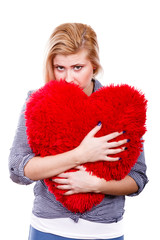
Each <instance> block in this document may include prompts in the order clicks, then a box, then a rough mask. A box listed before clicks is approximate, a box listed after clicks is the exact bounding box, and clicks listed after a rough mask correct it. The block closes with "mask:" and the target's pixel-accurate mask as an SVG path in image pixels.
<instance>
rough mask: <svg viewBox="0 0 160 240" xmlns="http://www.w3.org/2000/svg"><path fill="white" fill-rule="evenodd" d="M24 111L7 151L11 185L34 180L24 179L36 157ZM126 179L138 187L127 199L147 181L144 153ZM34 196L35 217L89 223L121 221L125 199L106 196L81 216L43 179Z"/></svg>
mask: <svg viewBox="0 0 160 240" xmlns="http://www.w3.org/2000/svg"><path fill="white" fill-rule="evenodd" d="M94 83H95V84H94V91H97V90H98V89H99V88H100V87H102V85H101V83H100V82H99V81H97V80H94ZM30 94H31V92H29V94H28V97H29V95H30ZM24 111H25V104H24V106H23V109H22V112H21V114H20V118H19V123H18V127H17V130H16V134H15V137H14V141H13V145H12V148H11V150H10V156H9V170H10V177H11V179H12V180H13V181H14V182H16V183H19V184H24V185H27V184H31V183H33V182H34V181H32V180H30V179H29V178H27V177H25V176H24V167H25V165H26V164H27V162H28V161H29V160H30V159H31V158H33V157H34V156H35V155H34V153H33V152H32V150H31V148H30V146H29V145H28V142H27V136H26V126H25V118H24ZM129 176H130V177H132V178H133V179H134V180H135V181H136V183H137V185H138V187H139V190H138V192H137V193H134V194H131V195H130V196H135V195H138V194H139V193H140V192H141V191H142V190H143V188H144V186H145V185H146V183H147V182H148V179H147V176H146V164H145V158H144V151H143V152H142V153H141V155H140V156H139V158H138V160H137V163H136V164H135V165H134V167H133V168H132V169H131V171H130V173H129ZM34 195H35V200H34V204H33V210H32V211H33V214H34V215H36V216H37V217H41V218H66V217H69V218H71V219H73V220H74V221H75V222H78V219H79V218H82V219H85V220H88V221H94V222H101V223H111V222H117V221H119V220H121V219H122V217H123V214H124V203H125V196H110V195H106V196H105V198H104V199H103V201H102V202H101V203H100V204H99V205H97V206H95V207H93V208H92V209H91V210H90V211H88V212H85V213H83V214H80V213H76V214H75V213H72V212H70V211H69V210H68V209H67V208H64V207H63V206H62V204H61V203H60V202H58V201H57V200H56V199H55V197H54V195H53V194H51V193H50V192H49V191H48V188H47V187H46V185H45V184H44V181H43V180H40V181H36V182H35V186H34Z"/></svg>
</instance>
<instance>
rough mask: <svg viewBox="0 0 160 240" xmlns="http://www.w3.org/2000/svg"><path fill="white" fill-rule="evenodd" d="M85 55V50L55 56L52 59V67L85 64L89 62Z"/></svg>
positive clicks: (86, 53)
mask: <svg viewBox="0 0 160 240" xmlns="http://www.w3.org/2000/svg"><path fill="white" fill-rule="evenodd" d="M87 55H88V51H87V50H86V49H83V50H80V51H79V52H77V53H75V54H70V55H62V54H57V55H56V56H55V58H54V59H53V65H56V64H57V65H59V64H61V65H63V64H65V65H66V64H67V65H75V64H80V63H81V64H82V63H83V62H84V63H85V62H86V61H89V60H88V58H87Z"/></svg>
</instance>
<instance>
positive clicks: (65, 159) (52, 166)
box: [24, 125, 127, 180]
mask: <svg viewBox="0 0 160 240" xmlns="http://www.w3.org/2000/svg"><path fill="white" fill-rule="evenodd" d="M100 129H101V125H97V126H96V127H95V128H93V129H92V130H91V131H90V132H89V133H88V134H87V136H86V137H85V138H84V139H83V141H82V142H81V144H80V145H79V146H78V147H77V148H75V149H73V150H71V151H68V152H65V153H62V154H57V155H55V156H46V157H33V158H32V159H30V161H28V163H27V164H26V166H25V168H24V174H25V176H26V177H28V178H29V179H32V180H41V179H45V178H50V177H53V176H56V175H58V174H60V173H63V172H65V171H66V170H68V169H71V168H75V167H77V166H78V165H81V164H84V163H86V162H96V161H117V160H119V158H117V157H115V158H114V157H108V155H110V154H116V153H119V152H122V151H124V149H125V147H120V148H116V149H114V148H115V147H119V146H121V145H122V144H125V143H126V142H127V140H126V139H124V140H121V141H119V142H112V143H109V142H108V141H109V140H111V139H114V138H115V137H117V136H119V135H121V134H123V132H121V133H118V132H115V133H112V134H109V135H106V136H103V137H99V138H96V137H95V134H96V133H97V132H98V131H99V130H100Z"/></svg>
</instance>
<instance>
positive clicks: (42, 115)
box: [25, 80, 147, 213]
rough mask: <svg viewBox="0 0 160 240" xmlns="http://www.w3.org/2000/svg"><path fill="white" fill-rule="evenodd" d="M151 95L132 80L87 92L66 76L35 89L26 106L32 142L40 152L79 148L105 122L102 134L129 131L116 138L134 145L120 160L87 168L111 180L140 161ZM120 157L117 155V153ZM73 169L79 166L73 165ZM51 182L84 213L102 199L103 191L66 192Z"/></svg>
mask: <svg viewBox="0 0 160 240" xmlns="http://www.w3.org/2000/svg"><path fill="white" fill-rule="evenodd" d="M146 109H147V100H146V99H145V96H144V94H142V93H141V92H139V91H138V90H136V89H135V88H134V87H131V86H129V85H126V84H123V85H117V86H114V85H110V86H107V87H102V88H101V89H99V90H98V91H97V92H94V93H93V94H92V95H91V96H89V97H88V96H87V95H86V94H85V93H84V92H83V91H82V90H81V89H80V88H79V87H78V86H77V85H75V84H68V83H66V82H65V81H63V80H61V81H56V80H55V81H50V82H49V83H47V84H46V85H45V86H44V87H42V88H40V89H39V90H37V91H36V92H34V93H33V94H32V95H31V97H30V99H29V100H28V102H27V105H26V112H25V117H26V127H27V136H28V142H29V145H30V147H31V149H32V150H33V152H34V153H35V154H36V155H37V156H42V157H44V156H48V155H56V154H59V153H63V152H66V151H69V150H71V149H74V148H75V147H77V146H78V145H79V144H80V143H81V141H82V140H83V139H84V137H85V136H86V135H87V133H88V132H89V131H90V130H91V129H93V128H94V127H95V126H96V125H97V123H98V122H99V121H101V122H102V128H101V130H100V131H99V132H98V133H97V134H96V137H100V136H103V135H107V134H109V133H112V132H116V131H123V130H125V131H126V133H125V134H123V135H121V136H119V137H118V138H116V139H114V141H115V140H117V141H118V140H120V139H124V138H125V139H130V140H131V141H130V142H129V143H128V144H127V147H128V149H127V150H126V151H124V152H122V153H120V154H118V156H119V157H121V160H119V161H116V162H104V161H98V162H95V163H86V164H84V166H85V168H86V171H89V172H92V173H93V174H94V175H96V176H98V177H100V178H104V179H106V180H107V181H109V180H112V179H115V180H121V179H123V178H124V177H125V176H126V175H127V174H128V173H129V172H130V170H131V168H132V167H133V165H134V164H135V163H136V161H137V159H138V157H139V155H140V152H141V149H142V139H141V138H142V136H143V135H144V133H145V131H146V126H145V121H146ZM115 156H117V155H115ZM69 171H76V170H75V169H71V170H69ZM44 182H45V184H46V185H47V186H48V189H49V191H50V192H51V193H53V194H54V195H55V197H56V199H57V200H58V201H60V202H61V203H62V204H63V206H65V207H66V208H68V209H69V210H70V211H72V212H80V213H83V212H85V211H88V210H90V209H91V208H92V207H93V206H96V205H97V204H99V203H100V202H101V201H102V200H103V198H104V195H103V194H97V193H85V194H84V193H79V194H74V195H70V196H65V195H63V193H64V192H65V191H64V190H60V189H57V188H56V184H55V183H53V181H51V179H45V180H44Z"/></svg>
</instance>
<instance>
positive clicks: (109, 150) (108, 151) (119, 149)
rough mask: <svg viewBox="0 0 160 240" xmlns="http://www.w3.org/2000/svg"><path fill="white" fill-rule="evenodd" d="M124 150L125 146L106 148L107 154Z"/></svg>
mask: <svg viewBox="0 0 160 240" xmlns="http://www.w3.org/2000/svg"><path fill="white" fill-rule="evenodd" d="M124 150H126V147H122V148H116V149H107V155H112V154H117V153H120V152H123V151H124Z"/></svg>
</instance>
